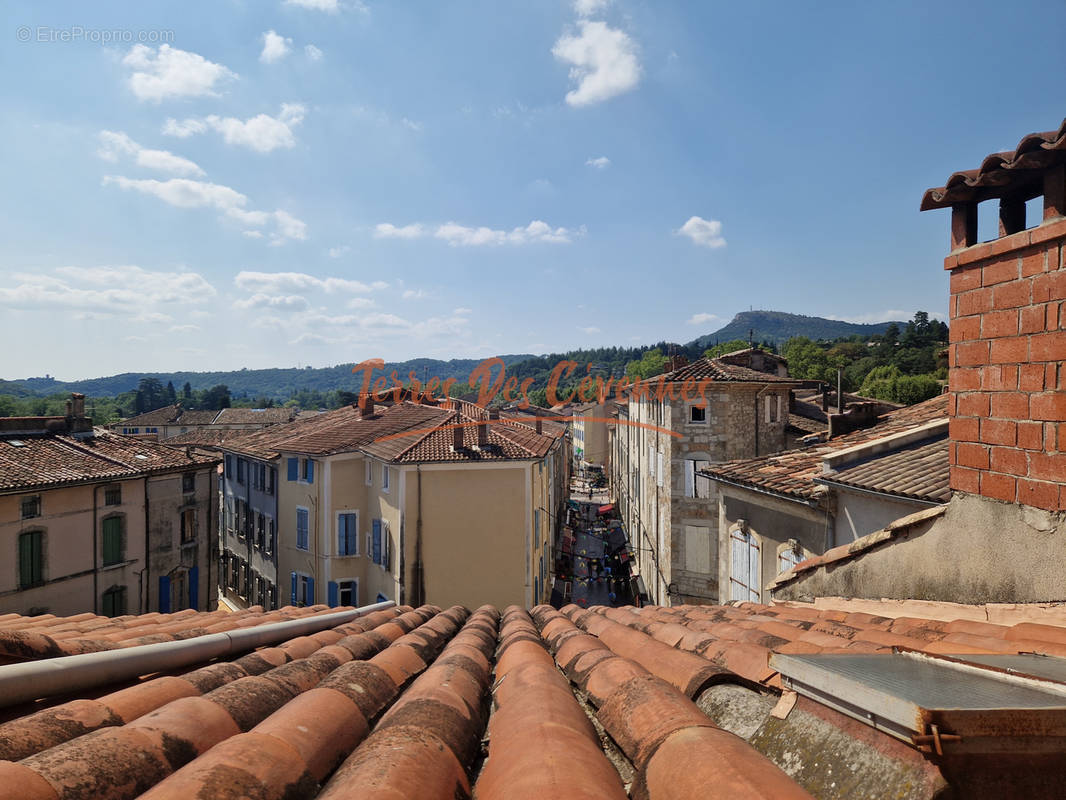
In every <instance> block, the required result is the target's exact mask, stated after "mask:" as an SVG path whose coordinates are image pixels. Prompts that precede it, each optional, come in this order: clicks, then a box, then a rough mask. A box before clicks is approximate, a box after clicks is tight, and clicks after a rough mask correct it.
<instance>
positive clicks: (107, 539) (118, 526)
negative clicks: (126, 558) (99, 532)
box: [104, 517, 122, 565]
mask: <svg viewBox="0 0 1066 800" xmlns="http://www.w3.org/2000/svg"><path fill="white" fill-rule="evenodd" d="M121 560H122V518H121V517H111V518H110V519H105V520H104V564H105V565H107V564H117V563H118V562H119V561H121Z"/></svg>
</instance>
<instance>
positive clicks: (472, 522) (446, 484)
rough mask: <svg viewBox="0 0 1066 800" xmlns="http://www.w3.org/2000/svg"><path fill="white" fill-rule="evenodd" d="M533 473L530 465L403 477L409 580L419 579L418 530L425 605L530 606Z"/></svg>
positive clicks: (425, 470)
mask: <svg viewBox="0 0 1066 800" xmlns="http://www.w3.org/2000/svg"><path fill="white" fill-rule="evenodd" d="M534 469H535V467H534ZM529 472H530V466H529V464H528V463H523V462H517V463H512V464H506V465H504V464H500V465H480V466H474V465H466V466H462V467H456V466H452V465H423V466H422V467H421V469H418V470H415V469H413V468H412V469H407V470H406V471H405V476H406V482H407V488H406V490H405V507H406V512H405V525H406V528H405V531H406V536H405V539H406V543H407V544H406V546H407V559H406V561H407V564H408V565H410V567H409V569H410V570H411V572H409V578H408V581H409V584H410V585H412V586H413V585H414V583H415V582H416V580H417V578H416V577H415V574H414V573H415V564H416V558H417V553H416V549H417V548H418V539H419V537H418V530H419V528H421V547H420V550H421V562H422V565H423V570H422V572H423V580H424V583H425V592H426V593H425V601H426V602H429V603H435V604H437V605H440V606H444V607H447V606H449V605H452V604H454V603H459V604H462V605H465V606H467V607H468V608H477V607H478V606H480V605H482V604H483V603H492V604H494V605H496V606H498V607H501V608H502V607H504V606H506V605H509V604H512V603H515V604H518V605H521V606H525V605H527V603H528V602H529V589H530V587H529V586H528V585H527V582H528V579H527V564H526V561H527V553H528V552H531V551H530V544H529V543H530V541H531V530H530V515H529V513H528V511H529V510H530V505H531V504H530V502H529V500H530V495H531V483H530V481H531V478H530V475H529ZM419 481H421V489H419ZM419 520H421V523H419ZM412 591H413V589H412Z"/></svg>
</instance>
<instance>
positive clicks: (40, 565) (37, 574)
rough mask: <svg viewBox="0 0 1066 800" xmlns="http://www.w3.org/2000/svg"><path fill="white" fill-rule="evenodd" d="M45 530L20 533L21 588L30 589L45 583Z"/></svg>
mask: <svg viewBox="0 0 1066 800" xmlns="http://www.w3.org/2000/svg"><path fill="white" fill-rule="evenodd" d="M43 545H44V532H43V531H28V532H26V533H20V534H19V588H20V589H29V588H30V587H31V586H39V585H40V584H42V583H44V547H43Z"/></svg>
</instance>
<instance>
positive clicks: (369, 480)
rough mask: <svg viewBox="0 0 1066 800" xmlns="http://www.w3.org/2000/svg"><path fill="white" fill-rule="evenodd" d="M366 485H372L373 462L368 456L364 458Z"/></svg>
mask: <svg viewBox="0 0 1066 800" xmlns="http://www.w3.org/2000/svg"><path fill="white" fill-rule="evenodd" d="M366 485H367V486H373V485H374V463H373V462H372V461H371V460H370V459H369V458H368V459H367V460H366Z"/></svg>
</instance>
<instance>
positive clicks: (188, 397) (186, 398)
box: [181, 381, 192, 403]
mask: <svg viewBox="0 0 1066 800" xmlns="http://www.w3.org/2000/svg"><path fill="white" fill-rule="evenodd" d="M181 402H182V403H191V402H192V384H191V383H189V382H188V381H185V385H184V386H182V387H181Z"/></svg>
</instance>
